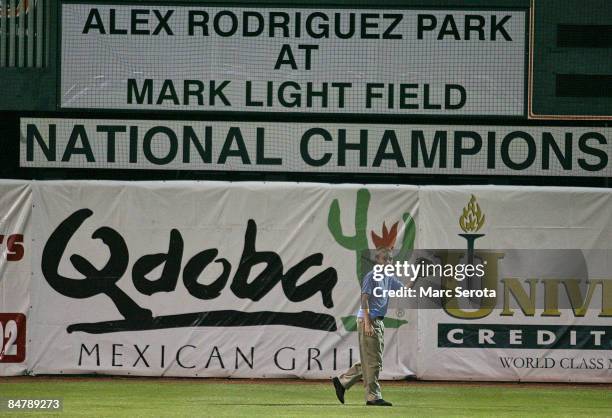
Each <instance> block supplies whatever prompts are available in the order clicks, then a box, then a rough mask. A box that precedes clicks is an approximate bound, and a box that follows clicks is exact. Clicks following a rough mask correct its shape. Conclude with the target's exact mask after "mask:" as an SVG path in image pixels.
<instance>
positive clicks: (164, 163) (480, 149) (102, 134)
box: [20, 118, 612, 177]
mask: <svg viewBox="0 0 612 418" xmlns="http://www.w3.org/2000/svg"><path fill="white" fill-rule="evenodd" d="M20 144H21V155H20V165H21V166H22V167H58V168H87V169H95V168H115V169H126V168H127V169H152V170H215V171H216V170H221V171H279V172H318V173H321V172H322V173H383V174H392V175H397V174H453V175H466V174H474V175H529V176H540V175H563V176H600V177H611V176H612V165H611V164H610V156H611V155H612V129H610V128H601V127H558V126H555V127H552V126H551V127H541V126H487V125H372V124H368V125H365V124H336V123H320V124H316V123H286V122H284V123H280V122H204V121H153V120H131V121H126V120H96V119H41V118H22V119H21V142H20Z"/></svg>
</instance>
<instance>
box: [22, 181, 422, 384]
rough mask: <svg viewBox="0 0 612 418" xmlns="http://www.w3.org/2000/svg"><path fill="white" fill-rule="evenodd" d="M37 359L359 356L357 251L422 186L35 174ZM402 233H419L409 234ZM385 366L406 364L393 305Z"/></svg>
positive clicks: (72, 364)
mask: <svg viewBox="0 0 612 418" xmlns="http://www.w3.org/2000/svg"><path fill="white" fill-rule="evenodd" d="M36 196H37V198H36V199H37V202H38V204H37V205H36V208H35V211H34V215H35V220H34V231H35V235H36V237H35V239H36V242H38V243H39V244H40V245H38V246H37V247H36V250H35V251H36V254H35V257H36V260H38V261H37V262H36V263H34V265H33V275H34V277H35V283H34V284H33V306H34V308H33V316H34V319H33V321H32V323H31V324H30V326H31V328H32V337H33V339H34V340H35V341H37V342H38V343H37V344H36V345H35V346H34V347H32V348H31V350H32V352H31V355H30V357H29V362H28V364H29V368H30V369H31V371H32V372H33V373H92V372H95V373H106V374H137V375H147V376H216V377H291V376H297V377H304V378H329V377H330V376H332V375H336V374H338V373H339V372H340V371H341V370H344V369H346V368H348V367H349V366H350V364H351V362H355V361H357V359H358V358H359V349H358V345H357V333H356V331H355V314H356V311H357V308H358V305H359V295H360V284H359V283H360V278H361V277H363V276H362V275H363V274H364V273H365V272H367V271H368V269H367V268H366V267H364V265H363V262H364V259H363V252H362V251H363V250H366V249H367V248H368V247H371V246H372V244H371V243H370V240H371V234H372V233H373V232H374V233H377V234H379V235H380V234H381V231H382V230H383V225H392V224H395V223H396V222H397V223H398V229H397V231H398V233H397V242H398V248H400V247H401V248H403V250H404V252H407V251H408V250H410V249H411V248H412V247H413V245H414V240H415V235H414V225H415V222H418V217H417V212H418V189H417V188H416V187H410V186H401V187H400V186H374V187H368V188H360V187H357V186H332V185H321V184H293V183H272V184H264V183H221V182H219V183H216V182H201V183H198V182H169V183H160V182H144V183H137V182H127V183H125V182H124V183H119V182H79V181H60V182H43V183H37V184H36ZM405 231H411V232H410V233H408V234H405ZM385 325H386V332H385V342H386V349H385V369H384V372H383V375H382V377H383V378H404V377H406V376H408V375H412V374H413V372H412V369H413V367H414V365H415V364H416V358H415V354H416V348H417V339H416V325H417V324H416V313H415V312H408V311H405V310H403V309H401V307H398V306H395V307H394V308H393V309H392V310H391V311H390V312H389V315H388V317H387V318H386V319H385Z"/></svg>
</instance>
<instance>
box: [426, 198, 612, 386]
mask: <svg viewBox="0 0 612 418" xmlns="http://www.w3.org/2000/svg"><path fill="white" fill-rule="evenodd" d="M419 196H420V214H421V217H420V219H421V222H422V223H421V227H422V229H421V231H420V232H421V234H420V236H421V241H420V244H421V245H424V246H425V247H426V248H450V249H454V250H455V251H457V252H456V253H455V254H456V255H455V256H456V257H457V260H459V259H461V257H466V256H467V255H468V254H470V251H472V252H473V256H474V260H475V261H476V262H479V263H484V264H485V265H486V269H487V274H486V275H485V279H483V280H482V282H480V281H478V280H477V281H476V282H474V281H472V282H471V283H466V282H464V283H463V284H462V285H463V286H468V287H469V286H472V287H474V288H488V289H494V290H496V297H495V298H494V299H493V300H491V302H492V303H486V302H485V301H484V299H478V298H475V299H473V300H472V301H471V302H472V303H465V302H467V301H466V300H463V301H462V302H463V303H459V302H458V300H457V299H456V298H454V297H450V298H447V299H446V301H445V302H446V303H445V304H444V305H443V306H441V308H440V309H420V310H419V324H429V325H428V326H421V327H419V355H418V366H417V375H418V376H419V377H420V378H423V379H439V380H448V379H458V380H517V381H559V382H562V381H565V382H567V381H578V382H610V381H611V380H612V355H611V353H612V275H611V273H610V272H612V264H611V262H610V260H611V259H612V193H610V191H609V190H598V189H576V188H563V189H562V188H546V189H544V188H538V187H527V188H520V189H519V188H508V189H501V188H494V187H454V188H449V187H431V188H429V187H428V188H423V189H421V190H420V193H419ZM470 248H471V250H470ZM449 254H450V255H449ZM442 257H446V258H449V257H450V258H452V257H453V253H452V252H450V253H447V254H445V255H443V256H442ZM420 285H421V286H423V285H425V283H421V284H420Z"/></svg>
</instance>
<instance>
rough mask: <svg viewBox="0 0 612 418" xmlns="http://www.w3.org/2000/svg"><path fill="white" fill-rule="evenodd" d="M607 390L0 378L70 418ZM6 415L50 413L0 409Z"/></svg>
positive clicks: (520, 398)
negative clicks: (378, 391) (339, 391)
mask: <svg viewBox="0 0 612 418" xmlns="http://www.w3.org/2000/svg"><path fill="white" fill-rule="evenodd" d="M610 389H611V387H610V386H609V385H607V386H600V385H532V384H502V385H494V384H480V385H479V384H476V383H470V384H454V383H423V382H394V383H386V384H385V382H383V394H384V397H385V399H387V400H389V401H391V402H393V404H394V405H393V407H391V408H384V407H366V406H365V405H364V402H363V400H362V396H363V391H362V388H361V386H359V387H357V386H356V387H354V388H353V389H352V390H350V391H349V392H347V397H346V404H345V405H341V404H340V403H339V402H338V401H337V400H336V397H335V394H334V392H333V389H332V386H331V384H330V383H328V382H303V381H287V382H283V381H273V382H269V383H268V382H266V381H262V380H256V381H250V380H193V379H140V378H138V379H129V378H116V379H111V378H91V379H83V378H72V379H71V378H62V379H59V378H0V397H4V398H6V397H10V398H47V399H48V398H55V397H61V398H63V401H64V410H63V411H62V412H60V413H57V414H56V415H55V416H58V417H71V416H86V415H87V416H116V417H119V416H121V417H123V416H130V417H136V416H138V417H147V416H151V417H179V416H190V417H193V416H213V417H219V416H231V417H240V416H245V417H247V416H248V417H258V416H261V417H303V416H323V417H325V418H328V417H335V416H357V417H361V416H385V417H409V416H427V417H432V416H455V417H457V416H464V417H474V416H488V417H490V416H495V417H502V416H512V417H526V416H534V417H563V416H581V417H599V416H601V417H604V416H608V417H609V416H612V390H610ZM1 414H4V415H5V416H20V415H27V416H36V415H38V416H42V415H44V416H52V415H49V414H48V413H41V412H33V413H16V412H10V413H6V412H0V415H1Z"/></svg>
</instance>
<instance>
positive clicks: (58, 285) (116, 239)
mask: <svg viewBox="0 0 612 418" xmlns="http://www.w3.org/2000/svg"><path fill="white" fill-rule="evenodd" d="M92 215H93V212H92V211H91V210H90V209H80V210H77V211H76V212H74V213H73V214H72V215H70V216H69V217H68V218H66V219H65V220H64V221H63V222H61V223H60V224H59V226H58V227H57V228H56V229H55V230H54V231H53V233H52V234H51V236H50V237H49V239H48V241H47V243H46V244H45V247H44V250H43V254H42V273H43V276H44V277H45V279H46V280H47V282H48V283H49V285H51V287H52V288H53V289H55V290H56V291H57V292H59V293H61V294H62V295H64V296H67V297H69V298H74V299H85V298H90V297H92V296H96V295H106V296H107V297H108V298H110V299H111V300H112V302H113V303H114V305H115V306H116V308H117V310H118V311H119V313H120V314H121V315H122V316H123V317H124V319H123V320H113V321H105V322H97V323H79V324H72V325H70V326H68V329H67V331H68V332H74V331H82V332H88V333H95V334H100V333H109V332H120V331H138V330H152V329H164V328H180V327H233V326H255V325H287V326H294V327H301V328H308V329H314V330H321V331H336V321H335V319H334V317H333V316H331V315H329V314H326V313H316V312H311V311H302V312H278V311H258V312H241V311H237V310H216V311H202V312H192V313H181V314H176V315H165V316H157V317H156V316H154V315H153V312H152V311H151V310H149V309H147V308H144V307H142V306H140V305H139V304H137V303H136V301H135V300H134V299H132V298H131V297H130V296H128V295H127V294H126V293H125V292H124V291H123V290H122V289H121V288H120V287H119V286H117V282H118V281H119V280H121V279H122V278H123V277H124V275H125V273H126V271H127V268H128V262H129V258H130V250H129V248H128V245H127V243H126V241H125V239H124V238H123V236H122V235H121V234H120V233H119V232H118V231H116V230H114V229H113V228H111V227H108V226H103V227H100V228H98V229H96V230H95V231H94V232H93V234H92V236H91V237H92V238H94V239H99V240H101V241H102V242H103V243H104V244H105V245H106V246H107V247H108V250H109V252H110V256H109V258H108V261H107V262H106V264H105V265H104V266H103V267H102V268H101V269H98V268H96V267H95V266H94V265H93V264H92V263H91V262H90V261H89V260H87V259H86V258H84V257H82V256H81V255H78V254H73V255H72V256H70V261H71V263H72V265H73V266H74V268H75V269H76V271H78V272H79V273H80V274H82V275H83V276H84V279H76V278H70V277H66V276H64V275H62V274H61V273H60V271H59V270H60V269H59V266H60V263H61V262H62V258H63V257H64V252H65V250H66V248H67V246H68V244H69V242H70V240H71V239H72V237H73V236H74V235H75V233H76V232H77V230H78V229H79V228H80V227H81V226H82V224H83V223H84V222H85V221H86V220H87V218H89V217H91V216H92ZM256 238H257V224H256V223H255V221H254V220H252V219H251V220H249V221H248V222H247V227H246V232H245V235H244V246H243V250H242V255H241V258H240V260H239V262H238V267H237V268H236V269H235V270H234V272H233V278H232V280H231V284H229V288H230V290H231V291H232V292H233V293H234V295H235V296H237V297H238V298H241V299H250V300H252V301H259V300H260V299H262V298H263V297H264V296H265V295H267V294H268V293H269V292H270V291H271V290H272V289H273V288H274V287H275V286H276V285H277V284H279V283H280V284H281V285H282V290H283V293H284V295H285V297H286V298H287V299H288V300H289V301H291V302H294V303H297V302H301V301H304V300H306V299H309V298H311V297H314V296H315V295H317V294H320V297H321V299H322V303H323V305H324V306H325V307H326V308H328V309H329V308H332V307H333V306H334V301H333V299H332V290H333V288H334V286H335V285H336V282H337V281H338V277H337V273H336V270H335V269H334V268H333V267H327V268H325V269H324V270H323V271H320V272H318V273H316V274H314V275H313V276H312V277H311V278H310V279H308V280H303V279H302V276H303V275H304V274H305V273H306V271H307V270H308V269H310V268H312V267H315V266H321V265H322V264H323V254H322V253H315V254H311V255H309V256H308V257H306V258H304V259H303V260H301V261H300V262H299V263H297V264H296V265H294V266H291V267H290V268H288V269H287V270H285V269H284V266H283V262H282V259H281V257H280V256H279V255H278V254H276V253H275V252H273V251H257V249H256V248H255V244H256ZM183 250H184V244H183V238H182V236H181V233H180V232H179V231H178V230H177V229H172V230H171V231H170V241H169V244H168V250H167V252H165V253H157V254H146V255H143V256H141V257H140V258H138V259H137V260H136V261H135V262H134V265H133V267H132V272H131V274H132V283H133V285H134V287H135V288H136V290H137V291H138V292H140V293H141V294H143V295H147V296H151V295H153V294H155V293H160V292H164V293H167V292H173V291H174V290H175V289H176V286H177V283H178V279H179V275H181V274H182V279H183V285H184V286H185V288H186V289H187V291H188V292H189V293H190V294H191V296H193V297H195V298H197V299H201V300H212V299H215V298H217V297H219V296H220V295H221V292H222V291H223V290H224V289H225V287H226V285H227V284H228V283H229V282H230V273H231V271H232V264H231V263H230V261H229V260H227V259H226V258H223V257H222V256H220V255H219V250H218V249H216V248H209V249H205V250H203V251H200V252H198V253H197V254H194V255H193V256H191V258H190V259H189V260H187V262H186V264H185V266H184V268H183V269H182V272H181V265H182V261H183V258H184V257H183ZM213 262H214V263H215V264H217V265H219V266H221V268H222V272H221V274H220V275H219V277H217V278H216V279H215V280H214V281H213V282H212V283H210V284H202V283H199V282H198V277H199V276H200V275H201V274H202V272H203V271H204V270H205V269H206V268H207V267H208V266H210V265H211V264H212V263H213ZM159 267H162V271H161V274H160V276H159V277H158V278H157V279H149V278H148V277H147V276H149V275H150V273H151V272H152V271H153V270H156V269H157V268H159ZM252 270H256V271H259V273H258V274H257V275H255V274H254V273H252ZM254 275H255V277H252V276H254ZM298 281H301V282H302V283H301V284H299V285H298ZM178 303H179V302H178V301H177V305H178Z"/></svg>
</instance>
